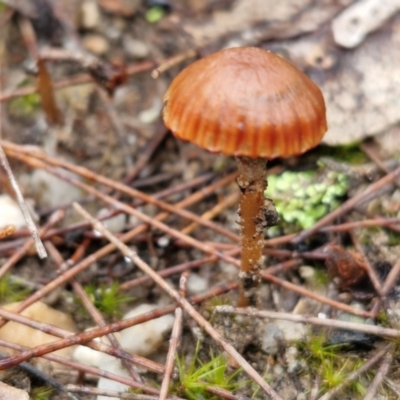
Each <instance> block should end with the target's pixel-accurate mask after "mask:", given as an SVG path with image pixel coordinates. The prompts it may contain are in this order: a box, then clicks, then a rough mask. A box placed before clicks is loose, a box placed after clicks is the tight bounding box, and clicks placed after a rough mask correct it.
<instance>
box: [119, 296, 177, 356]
mask: <svg viewBox="0 0 400 400" xmlns="http://www.w3.org/2000/svg"><path fill="white" fill-rule="evenodd" d="M157 307H158V306H157V305H155V304H141V305H140V306H137V307H135V308H134V309H132V310H131V311H129V312H128V313H127V314H125V315H124V317H123V319H129V318H133V317H136V316H137V315H140V314H143V313H146V312H149V311H152V310H154V309H155V308H157ZM174 319H175V318H174V316H173V315H171V314H168V315H164V316H162V317H159V318H156V319H153V320H150V321H147V322H144V323H142V324H139V325H135V326H132V327H130V328H127V329H124V330H123V331H121V339H120V343H121V346H122V348H123V349H124V350H126V351H128V352H130V353H133V354H137V355H140V356H143V357H144V356H148V355H149V354H152V353H154V352H155V351H156V350H157V349H158V348H159V347H160V345H161V344H162V342H163V341H164V335H165V334H166V333H167V332H168V331H170V330H171V328H172V325H173V323H174Z"/></svg>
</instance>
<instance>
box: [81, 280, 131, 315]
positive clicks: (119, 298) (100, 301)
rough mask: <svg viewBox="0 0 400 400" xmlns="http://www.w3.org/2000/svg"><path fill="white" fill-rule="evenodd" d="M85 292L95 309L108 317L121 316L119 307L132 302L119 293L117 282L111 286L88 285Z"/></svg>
mask: <svg viewBox="0 0 400 400" xmlns="http://www.w3.org/2000/svg"><path fill="white" fill-rule="evenodd" d="M85 292H86V293H87V295H88V296H89V298H90V300H91V301H92V303H93V304H94V305H95V307H96V308H97V309H98V310H99V311H100V312H102V313H104V314H105V315H108V316H110V317H113V316H121V315H122V312H121V310H120V308H121V306H123V305H124V304H126V303H127V302H129V301H131V300H133V299H132V298H130V297H129V296H127V295H126V294H125V293H122V292H121V290H120V289H119V284H118V282H114V283H113V284H112V285H111V286H110V285H100V286H98V285H95V284H90V285H88V286H86V287H85Z"/></svg>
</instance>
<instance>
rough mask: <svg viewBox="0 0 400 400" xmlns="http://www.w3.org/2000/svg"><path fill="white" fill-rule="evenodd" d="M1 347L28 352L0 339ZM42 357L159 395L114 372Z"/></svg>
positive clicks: (51, 357)
mask: <svg viewBox="0 0 400 400" xmlns="http://www.w3.org/2000/svg"><path fill="white" fill-rule="evenodd" d="M0 346H4V347H7V348H10V349H14V350H18V351H20V352H24V351H27V348H26V347H23V346H19V345H17V344H15V343H9V342H6V341H5V340H2V339H0ZM42 357H43V358H46V359H47V360H49V361H54V362H56V363H59V364H62V365H65V366H67V367H68V368H69V369H70V370H72V371H82V372H85V373H87V374H92V375H94V376H99V377H104V378H107V379H112V380H114V381H116V382H120V383H123V384H125V385H127V386H130V387H132V388H135V389H140V390H142V391H143V392H145V393H152V394H155V395H158V393H159V392H158V390H156V389H154V388H152V387H149V386H146V385H143V384H140V383H138V382H135V381H134V380H132V379H129V378H125V377H123V376H120V375H117V374H113V373H112V372H108V371H103V370H101V369H99V368H95V367H90V366H88V365H82V364H80V363H77V362H74V361H71V360H68V359H66V358H64V357H60V356H56V355H54V354H45V355H42Z"/></svg>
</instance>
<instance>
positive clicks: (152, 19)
mask: <svg viewBox="0 0 400 400" xmlns="http://www.w3.org/2000/svg"><path fill="white" fill-rule="evenodd" d="M164 15H165V11H164V9H163V8H162V7H159V6H154V7H151V8H150V9H149V10H147V12H146V16H145V18H146V21H147V22H149V23H151V24H155V23H156V22H158V21H160V20H161V19H162V18H163V17H164Z"/></svg>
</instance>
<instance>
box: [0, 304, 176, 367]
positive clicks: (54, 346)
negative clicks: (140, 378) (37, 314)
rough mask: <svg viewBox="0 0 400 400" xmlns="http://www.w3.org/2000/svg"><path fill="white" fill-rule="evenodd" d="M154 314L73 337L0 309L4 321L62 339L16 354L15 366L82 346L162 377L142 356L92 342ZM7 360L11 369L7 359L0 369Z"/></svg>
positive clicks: (6, 365)
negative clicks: (78, 345) (72, 347)
mask: <svg viewBox="0 0 400 400" xmlns="http://www.w3.org/2000/svg"><path fill="white" fill-rule="evenodd" d="M167 311H169V312H171V311H170V309H167ZM169 312H168V313H169ZM168 313H167V312H166V314H168ZM154 314H155V313H154V312H149V313H143V314H141V315H138V316H136V317H134V318H129V319H126V320H123V321H120V322H119V323H114V324H111V325H107V326H104V327H100V328H94V329H92V330H91V331H86V332H81V333H77V334H73V333H72V332H69V331H66V330H64V329H61V328H57V327H55V326H53V325H49V324H46V323H44V322H38V321H35V320H32V319H30V318H28V317H24V316H23V315H20V314H17V313H16V312H15V311H7V310H5V309H3V308H1V307H0V316H1V317H2V318H4V319H7V320H9V321H14V322H17V323H18V324H22V325H26V326H29V327H30V328H32V329H36V330H39V331H41V332H45V333H48V334H49V335H53V336H57V337H60V338H63V339H62V340H58V341H55V342H52V343H50V344H45V345H42V346H37V347H36V348H33V349H29V350H26V351H25V352H23V353H20V354H19V355H17V356H15V357H17V358H18V361H17V363H20V362H22V361H26V360H29V359H30V358H32V357H35V356H39V355H40V356H43V355H45V354H48V353H51V352H54V351H56V350H59V349H63V348H65V347H68V346H72V345H75V344H81V345H84V346H87V347H90V348H91V349H93V350H97V351H101V352H103V353H106V354H109V355H111V356H114V357H118V358H120V359H121V360H127V361H129V362H131V363H133V364H136V365H138V366H140V367H142V368H146V369H148V370H149V371H153V372H155V373H158V374H160V373H161V374H162V373H164V367H163V366H162V365H161V364H158V363H155V362H153V361H150V360H147V359H146V358H144V357H140V356H137V355H131V354H129V353H127V352H126V351H124V350H119V349H117V348H114V347H112V346H109V345H107V344H105V343H103V342H100V341H96V340H93V339H96V338H98V337H101V336H104V335H107V334H109V333H113V332H119V331H121V330H123V329H126V328H129V327H131V326H134V325H137V324H141V323H143V322H145V321H148V320H150V319H153V318H155V316H154ZM163 315H165V314H163ZM116 325H118V328H116ZM32 354H34V355H32ZM11 358H12V357H11ZM9 361H10V363H11V364H12V365H11V366H14V365H13V363H14V362H13V361H12V360H7V358H3V359H2V360H0V363H2V362H3V363H2V366H1V367H0V369H7V368H9V367H10V365H9Z"/></svg>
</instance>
